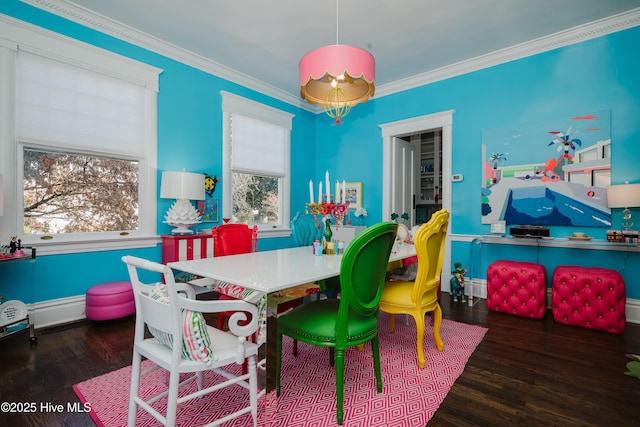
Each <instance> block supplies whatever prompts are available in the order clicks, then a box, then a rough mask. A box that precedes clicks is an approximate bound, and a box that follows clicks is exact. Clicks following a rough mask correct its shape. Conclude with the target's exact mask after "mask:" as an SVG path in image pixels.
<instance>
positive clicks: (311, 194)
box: [309, 180, 313, 203]
mask: <svg viewBox="0 0 640 427" xmlns="http://www.w3.org/2000/svg"><path fill="white" fill-rule="evenodd" d="M309 203H313V181H312V180H309Z"/></svg>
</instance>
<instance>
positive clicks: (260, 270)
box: [167, 243, 416, 391]
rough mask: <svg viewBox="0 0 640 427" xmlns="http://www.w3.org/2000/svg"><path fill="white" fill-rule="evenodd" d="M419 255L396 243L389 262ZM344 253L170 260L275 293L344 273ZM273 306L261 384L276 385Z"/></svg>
mask: <svg viewBox="0 0 640 427" xmlns="http://www.w3.org/2000/svg"><path fill="white" fill-rule="evenodd" d="M415 255H416V250H415V247H414V246H413V244H407V243H401V244H395V245H394V247H393V249H392V251H391V254H390V256H389V262H392V261H398V260H402V259H405V258H409V257H412V256H415ZM342 257H343V255H321V256H317V255H314V254H313V252H312V248H311V247H310V246H309V247H295V248H287V249H277V250H272V251H263V252H251V253H245V254H238V255H227V256H222V257H217V258H216V257H213V258H202V259H194V260H187V261H176V262H169V263H167V265H168V266H169V267H171V268H173V269H176V270H180V271H184V272H186V273H191V274H195V275H197V276H201V277H203V278H208V279H214V280H219V281H223V282H228V283H233V284H235V285H239V286H242V287H245V288H248V289H251V290H255V291H259V292H264V293H265V294H274V293H277V292H280V291H285V290H286V289H289V288H293V287H296V286H299V285H303V284H307V283H313V282H317V281H318V280H323V279H328V278H330V277H335V276H338V275H340V263H341V261H342ZM271 314H273V310H272V309H271V313H270V314H269V315H268V316H267V337H266V349H265V355H266V359H267V360H266V375H265V377H264V380H265V383H264V384H262V385H261V387H264V388H265V389H266V390H267V391H271V390H273V389H274V387H275V339H276V324H275V317H273V316H272V315H271Z"/></svg>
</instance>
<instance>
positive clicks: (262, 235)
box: [258, 228, 291, 239]
mask: <svg viewBox="0 0 640 427" xmlns="http://www.w3.org/2000/svg"><path fill="white" fill-rule="evenodd" d="M289 236H291V229H290V228H258V239H272V238H275V237H289Z"/></svg>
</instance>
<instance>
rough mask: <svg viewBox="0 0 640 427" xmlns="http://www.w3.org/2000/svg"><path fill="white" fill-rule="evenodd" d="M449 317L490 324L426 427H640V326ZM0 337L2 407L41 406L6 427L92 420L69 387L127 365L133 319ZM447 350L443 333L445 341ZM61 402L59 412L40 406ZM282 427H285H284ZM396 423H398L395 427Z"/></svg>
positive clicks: (8, 419) (468, 313)
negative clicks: (638, 372)
mask: <svg viewBox="0 0 640 427" xmlns="http://www.w3.org/2000/svg"><path fill="white" fill-rule="evenodd" d="M442 307H443V311H444V316H445V318H447V319H452V320H456V321H460V322H464V323H474V324H479V325H482V326H486V327H488V328H489V331H488V332H487V335H486V336H485V338H484V340H483V341H482V343H481V344H480V345H479V346H478V348H477V349H476V351H475V352H474V353H473V355H472V356H471V358H470V359H469V363H468V364H467V366H466V368H465V370H464V372H463V374H462V375H461V376H460V378H459V379H458V380H457V381H456V383H455V384H454V385H453V387H452V389H451V392H450V393H449V394H448V395H447V397H446V398H445V400H444V402H443V403H442V405H441V406H440V408H439V409H438V411H437V412H436V414H435V415H434V417H433V418H432V420H431V422H430V423H429V426H492V427H494V426H605V427H624V426H629V427H631V426H638V425H640V380H638V379H636V378H632V377H628V376H626V375H624V374H623V372H624V371H625V364H626V362H627V359H626V358H625V354H626V353H636V354H638V353H640V325H634V324H628V325H627V329H626V331H625V333H624V335H622V336H617V335H611V334H608V333H604V332H594V331H588V330H584V329H581V328H575V327H570V326H561V325H557V324H555V323H554V322H553V319H552V317H551V314H550V313H549V312H548V313H547V315H546V316H545V318H544V319H543V320H541V321H538V320H530V319H523V318H518V317H513V316H507V315H502V314H498V313H488V312H487V309H486V306H485V304H484V301H481V302H480V303H479V304H477V305H476V306H475V307H473V308H470V307H468V306H467V305H466V304H461V303H458V304H455V303H453V302H451V300H450V298H449V296H448V294H443V297H442ZM37 337H38V344H37V346H35V347H31V346H30V345H29V337H28V335H17V336H14V337H11V338H9V339H6V340H4V341H0V373H1V374H0V396H1V397H0V402H15V403H23V404H32V403H35V404H36V407H37V410H36V411H35V412H33V413H21V414H17V413H6V412H4V411H2V412H0V426H15V427H20V426H38V427H40V426H48V427H55V426H69V427H75V426H77V427H85V426H90V425H92V424H93V422H92V420H91V418H90V417H89V415H88V414H85V413H69V412H67V411H66V405H67V403H68V402H71V403H73V402H78V399H77V397H76V395H75V393H74V392H73V390H72V386H73V384H76V383H78V382H81V381H84V380H86V379H89V378H91V377H94V376H96V375H100V374H103V373H106V372H109V371H112V370H115V369H118V368H121V367H123V366H126V365H129V364H130V363H131V343H132V340H133V317H129V318H126V319H121V320H116V321H108V322H81V323H78V324H73V325H67V326H64V327H56V328H51V329H44V330H38V331H37ZM443 338H444V340H445V345H446V337H443ZM48 403H50V404H53V405H59V404H62V405H63V406H64V407H65V410H64V411H63V412H62V413H52V412H46V411H43V410H42V408H41V405H43V404H48ZM283 427H286V426H283ZM389 427H393V426H389Z"/></svg>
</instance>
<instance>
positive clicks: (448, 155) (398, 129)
mask: <svg viewBox="0 0 640 427" xmlns="http://www.w3.org/2000/svg"><path fill="white" fill-rule="evenodd" d="M454 112H455V111H454V110H447V111H441V112H439V113H433V114H427V115H425V116H418V117H412V118H409V119H404V120H399V121H396V122H390V123H384V124H381V125H380V129H382V220H383V221H390V220H391V196H392V194H391V192H392V191H393V189H392V188H391V182H392V181H393V180H392V179H391V178H392V177H391V170H392V165H391V162H392V161H393V158H392V151H393V150H392V148H393V147H392V144H393V138H394V137H399V136H406V135H409V134H413V133H419V132H426V131H429V130H431V129H438V128H441V129H442V189H441V191H442V192H441V194H440V195H441V198H442V207H443V208H444V209H446V210H447V211H448V212H449V214H451V174H452V149H451V146H452V132H451V131H452V128H453V113H454ZM451 225H452V217H451V215H450V216H449V228H448V230H449V232H448V233H447V239H446V243H445V249H444V260H443V263H442V281H441V284H440V287H441V288H442V289H443V290H447V291H448V290H449V278H450V276H451V273H450V270H451V238H450V233H451V229H452V227H451Z"/></svg>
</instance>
